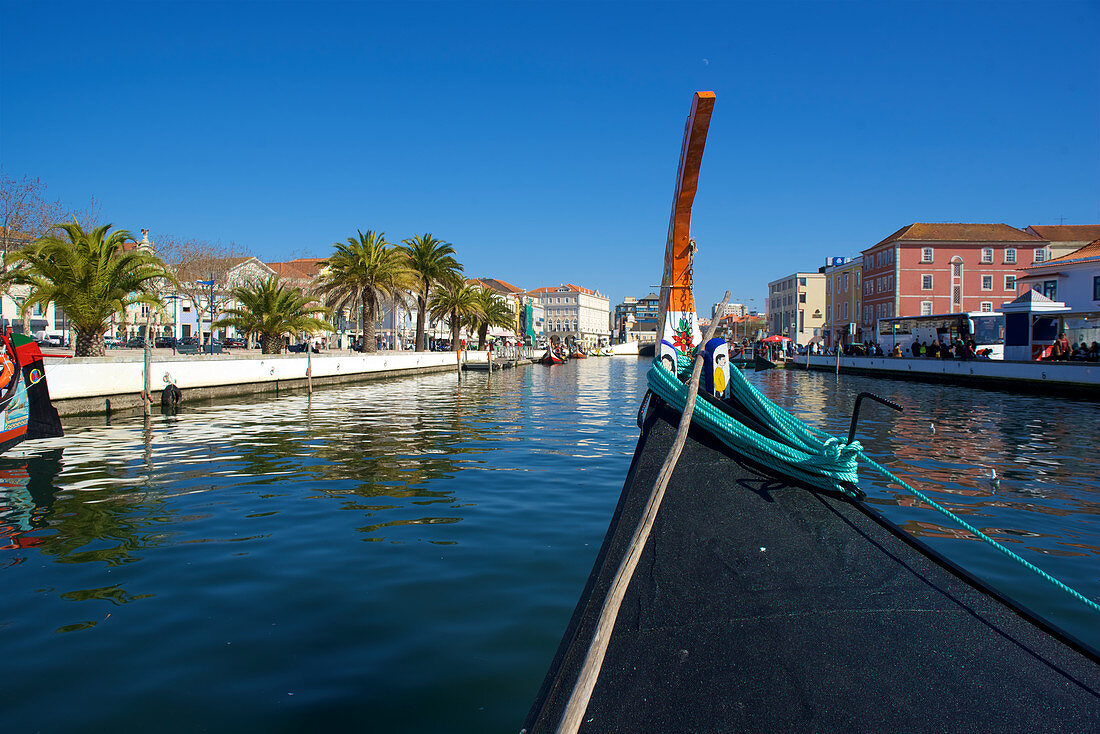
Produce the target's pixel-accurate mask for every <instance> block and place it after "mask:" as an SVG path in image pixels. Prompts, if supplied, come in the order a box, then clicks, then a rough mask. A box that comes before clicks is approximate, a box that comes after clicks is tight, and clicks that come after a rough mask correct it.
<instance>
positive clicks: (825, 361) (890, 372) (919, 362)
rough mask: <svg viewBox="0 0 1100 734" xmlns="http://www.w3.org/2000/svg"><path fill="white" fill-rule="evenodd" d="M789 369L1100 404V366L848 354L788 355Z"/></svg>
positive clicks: (1069, 363) (1090, 364) (1092, 363)
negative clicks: (1099, 402)
mask: <svg viewBox="0 0 1100 734" xmlns="http://www.w3.org/2000/svg"><path fill="white" fill-rule="evenodd" d="M785 366H786V368H787V369H794V370H803V369H810V370H820V371H823V372H844V373H846V374H857V375H865V376H869V377H887V378H892V379H899V380H917V381H920V382H939V383H950V384H956V385H965V386H968V387H982V388H987V389H990V388H991V389H995V390H1007V391H1009V392H1030V393H1038V394H1046V395H1066V396H1069V397H1072V398H1078V399H1088V400H1100V364H1098V363H1096V362H1012V361H1004V360H990V359H967V360H958V359H928V358H924V357H920V358H913V357H845V356H841V357H840V358H839V359H838V358H837V357H836V356H835V355H810V356H806V355H798V356H795V357H789V358H788V359H787V360H786V365H785Z"/></svg>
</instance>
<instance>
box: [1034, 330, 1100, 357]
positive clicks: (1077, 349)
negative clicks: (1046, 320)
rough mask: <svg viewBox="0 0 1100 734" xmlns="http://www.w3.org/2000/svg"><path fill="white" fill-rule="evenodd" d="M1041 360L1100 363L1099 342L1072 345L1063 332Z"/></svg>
mask: <svg viewBox="0 0 1100 734" xmlns="http://www.w3.org/2000/svg"><path fill="white" fill-rule="evenodd" d="M1043 359H1044V361H1051V362H1100V342H1096V341H1094V342H1093V343H1092V344H1091V345H1089V344H1086V343H1085V342H1083V341H1082V342H1081V343H1080V344H1074V343H1073V342H1071V341H1070V340H1069V339H1067V338H1066V332H1064V331H1063V332H1062V333H1061V334H1059V335H1058V338H1057V339H1056V340H1055V342H1054V344H1052V345H1051V347H1050V354H1048V355H1047V356H1046V357H1044V358H1043Z"/></svg>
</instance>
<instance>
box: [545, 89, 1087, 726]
mask: <svg viewBox="0 0 1100 734" xmlns="http://www.w3.org/2000/svg"><path fill="white" fill-rule="evenodd" d="M713 104H714V95H713V94H710V93H699V94H697V95H696V97H695V99H694V101H693V105H692V111H691V114H690V116H689V118H688V124H687V130H686V131H685V137H684V145H683V148H682V152H681V158H680V170H679V175H678V180H677V187H676V197H675V200H674V204H673V216H672V223H671V224H670V228H669V238H668V242H667V246H666V260H665V270H664V275H665V277H664V279H663V281H662V300H661V314H660V317H659V320H658V325H659V326H658V328H659V329H661V332H660V335H661V342H660V350H661V351H660V355H659V358H658V359H657V360H655V361H654V364H653V366H652V367H651V368H650V371H649V375H648V381H649V385H650V391H651V392H650V394H648V395H647V397H646V400H645V401H644V403H643V406H642V409H641V410H640V412H639V427H640V428H641V436H640V437H639V440H638V445H637V447H636V449H635V453H634V459H633V462H632V464H631V467H630V470H629V472H628V474H627V477H626V481H625V484H624V488H623V492H622V494H621V496H620V498H619V502H618V505H617V507H616V509H615V513H614V515H613V517H612V519H611V524H610V527H609V529H608V532H607V534H606V536H605V538H604V543H603V545H602V547H601V549H600V551H599V554H598V556H597V558H596V562H595V566H594V568H593V570H592V573H591V575H590V576H589V579H588V583H587V585H586V587H585V589H584V591H583V592H582V594H581V598H580V601H579V602H578V604H577V606H576V609H575V611H574V614H573V617H572V619H571V620H570V622H569V625H568V627H567V629H566V631H565V634H564V636H563V638H562V641H561V643H560V645H559V648H558V651H557V654H556V656H555V658H554V660H553V662H552V663H551V666H550V669H549V671H548V673H547V676H546V678H545V679H544V682H543V685H542V687H541V689H540V691H539V693H538V696H537V697H536V700H535V702H534V705H533V706H532V708H531V710H530V713H529V715H528V718H527V721H526V724H525V727H524V731H525V732H550V731H556V732H576V731H586V732H616V731H622V732H641V731H660V732H689V731H690V732H694V731H761V732H763V731H851V730H873V731H898V730H903V731H906V730H909V731H911V730H920V731H961V730H977V731H1021V732H1022V731H1033V730H1037V729H1038V730H1043V731H1048V730H1053V731H1097V730H1100V654H1098V652H1097V650H1096V649H1095V647H1094V646H1092V645H1091V644H1090V643H1089V641H1082V640H1078V639H1074V638H1073V637H1072V636H1070V635H1068V634H1066V633H1065V632H1064V631H1062V630H1059V629H1058V628H1057V627H1056V626H1055V625H1053V624H1051V623H1050V622H1049V621H1047V620H1043V619H1040V618H1039V617H1037V616H1036V615H1034V614H1032V613H1031V612H1030V611H1029V610H1027V609H1025V608H1024V607H1023V606H1021V605H1020V604H1018V603H1016V602H1015V601H1014V600H1012V599H1008V598H1006V597H1004V596H1002V595H1001V594H999V593H998V592H996V591H994V590H993V589H992V588H991V587H990V586H988V585H987V584H986V583H985V582H984V581H983V580H982V579H980V578H978V577H976V576H974V575H973V574H971V573H969V572H967V571H966V570H964V569H961V568H959V567H958V566H956V565H955V564H953V563H952V562H951V561H949V560H948V559H945V558H943V557H942V556H940V555H939V554H938V553H936V552H935V551H934V550H932V549H931V548H930V547H928V546H927V545H925V544H924V543H923V542H922V541H920V540H919V539H917V538H915V537H913V536H911V535H909V534H907V533H905V532H904V531H903V530H902V529H901V528H899V527H897V526H895V525H893V524H892V523H890V522H889V521H888V520H887V519H886V518H884V517H883V516H881V515H880V514H879V513H878V512H877V511H876V510H875V507H874V506H872V505H869V504H867V503H865V502H863V501H862V492H860V491H859V488H858V473H857V471H856V468H857V467H856V461H857V459H858V460H861V461H867V462H868V463H870V462H869V460H868V459H867V458H866V456H865V455H864V454H863V452H862V447H860V445H859V442H858V441H855V440H854V433H855V424H854V421H853V429H852V434H851V435H849V437H848V441H847V442H844V441H843V440H841V439H837V438H832V437H823V436H821V435H819V432H816V431H813V430H812V429H809V428H808V427H806V426H804V425H803V424H801V422H800V421H797V419H794V418H792V417H791V416H789V415H787V414H785V413H783V412H782V411H780V410H779V409H778V408H776V406H774V404H771V403H770V401H768V400H767V399H766V398H765V397H764V396H763V395H761V394H759V392H758V391H755V389H754V388H752V387H751V385H748V383H747V381H745V380H744V377H743V375H741V374H740V372H739V371H738V370H733V371H730V369H729V364H728V353H727V352H724V351H723V350H722V346H723V344H724V342H723V344H717V343H715V342H718V341H721V340H711V339H706V338H702V337H701V335H700V334H699V333H698V327H697V326H696V323H695V313H694V311H695V307H694V297H693V295H692V293H691V270H692V268H691V258H692V255H693V252H694V247H693V243H692V242H691V240H690V235H689V230H688V227H689V226H690V216H691V204H692V200H693V198H694V193H695V187H696V183H697V179H698V173H699V162H700V160H701V157H702V149H703V145H704V143H705V140H706V133H707V129H708V125H709V119H710V113H711V109H712V107H713ZM689 369H691V375H690V378H688V383H687V384H685V383H684V378H686V377H688V375H687V372H688V370H689ZM701 378H702V379H701ZM696 391H698V394H699V396H700V397H701V398H702V399H701V400H699V401H698V403H697V402H696ZM796 444H800V446H796ZM875 466H877V465H875ZM895 479H896V478H895ZM898 482H899V483H900V484H902V485H903V484H904V483H902V482H901V481H900V480H898ZM909 489H912V488H909ZM918 496H920V495H919V494H918ZM964 527H966V526H964ZM968 529H969V528H968ZM975 532H976V531H975ZM978 536H980V533H979V534H978ZM981 539H983V540H986V541H987V542H991V541H989V539H988V538H985V537H984V536H982V537H981ZM1002 552H1004V549H1002ZM1069 591H1070V592H1072V590H1069ZM1072 593H1075V592H1072ZM1078 596H1079V595H1078ZM1081 600H1082V601H1083V603H1085V604H1086V605H1089V606H1090V607H1091V611H1094V610H1096V609H1100V606H1098V605H1096V604H1095V602H1093V601H1091V600H1088V599H1084V598H1083V597H1082V598H1081ZM1091 611H1090V613H1091Z"/></svg>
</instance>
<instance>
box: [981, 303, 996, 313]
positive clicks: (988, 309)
mask: <svg viewBox="0 0 1100 734" xmlns="http://www.w3.org/2000/svg"><path fill="white" fill-rule="evenodd" d="M981 312H982V313H993V301H982V306H981Z"/></svg>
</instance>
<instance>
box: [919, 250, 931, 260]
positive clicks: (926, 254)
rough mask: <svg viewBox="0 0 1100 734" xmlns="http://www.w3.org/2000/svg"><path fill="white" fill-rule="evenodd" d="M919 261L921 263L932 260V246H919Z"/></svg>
mask: <svg viewBox="0 0 1100 734" xmlns="http://www.w3.org/2000/svg"><path fill="white" fill-rule="evenodd" d="M920 261H921V262H922V263H930V262H932V248H931V247H922V248H921V250H920Z"/></svg>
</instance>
